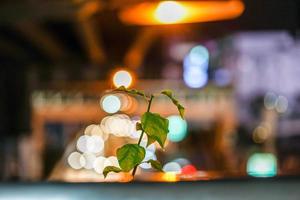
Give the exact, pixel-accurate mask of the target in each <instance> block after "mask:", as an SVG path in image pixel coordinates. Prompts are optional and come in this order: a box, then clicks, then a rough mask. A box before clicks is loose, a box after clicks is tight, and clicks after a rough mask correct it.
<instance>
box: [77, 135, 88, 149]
mask: <svg viewBox="0 0 300 200" xmlns="http://www.w3.org/2000/svg"><path fill="white" fill-rule="evenodd" d="M88 140H89V136H87V135H82V136H80V137H79V138H78V140H77V144H76V147H77V149H78V150H79V151H81V152H88V148H87V147H88Z"/></svg>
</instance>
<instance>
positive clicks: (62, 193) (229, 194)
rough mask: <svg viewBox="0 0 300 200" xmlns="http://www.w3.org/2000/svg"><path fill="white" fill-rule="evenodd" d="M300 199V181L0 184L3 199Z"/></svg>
mask: <svg viewBox="0 0 300 200" xmlns="http://www.w3.org/2000/svg"><path fill="white" fill-rule="evenodd" d="M4 199H5V200H27V199H30V200H35V199H38V200H45V199H47V200H48V199H49V200H50V199H53V200H77V199H78V200H79V199H86V200H94V199H97V200H101V199H109V200H138V199H143V200H153V199H154V200H155V199H163V200H164V199H166V200H175V199H176V200H177V199H178V200H180V199H195V200H196V199H197V200H198V199H203V200H248V199H249V200H250V199H251V200H252V199H253V200H269V199H270V200H299V199H300V178H299V177H298V178H272V179H242V180H217V181H197V182H177V183H146V182H133V183H79V184H78V183H77V184H75V183H74V184H72V183H51V182H48V183H46V182H44V183H1V184H0V200H4Z"/></svg>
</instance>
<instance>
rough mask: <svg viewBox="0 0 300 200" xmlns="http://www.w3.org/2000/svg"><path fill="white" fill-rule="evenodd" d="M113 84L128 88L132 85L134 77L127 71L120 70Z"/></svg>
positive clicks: (115, 75)
mask: <svg viewBox="0 0 300 200" xmlns="http://www.w3.org/2000/svg"><path fill="white" fill-rule="evenodd" d="M113 83H114V85H115V86H116V87H120V86H124V87H126V88H128V87H129V86H130V85H131V84H132V75H131V74H130V73H129V72H128V71H126V70H119V71H117V72H116V73H115V74H114V76H113Z"/></svg>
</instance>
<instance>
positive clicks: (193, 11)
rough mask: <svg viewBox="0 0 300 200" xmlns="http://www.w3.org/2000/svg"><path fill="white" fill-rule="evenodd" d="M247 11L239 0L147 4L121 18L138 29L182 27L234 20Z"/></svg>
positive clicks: (134, 6) (136, 6) (129, 10)
mask: <svg viewBox="0 0 300 200" xmlns="http://www.w3.org/2000/svg"><path fill="white" fill-rule="evenodd" d="M244 9H245V6H244V4H243V2H242V1H240V0H228V1H162V2H159V3H157V2H145V3H140V4H137V5H133V6H130V7H127V8H125V9H123V10H121V12H120V13H119V17H120V19H121V20H122V21H123V22H124V23H127V24H135V25H159V24H182V23H196V22H208V21H218V20H226V19H234V18H236V17H239V16H240V15H241V14H242V13H243V11H244Z"/></svg>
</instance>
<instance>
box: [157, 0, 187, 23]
mask: <svg viewBox="0 0 300 200" xmlns="http://www.w3.org/2000/svg"><path fill="white" fill-rule="evenodd" d="M186 13H187V11H186V9H185V8H184V7H183V6H182V5H181V4H180V3H178V2H176V1H163V2H161V3H159V4H158V6H157V9H156V10H155V13H154V16H155V18H156V20H157V21H159V22H161V23H165V24H173V23H177V22H180V21H181V20H182V19H183V18H184V17H185V15H186Z"/></svg>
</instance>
